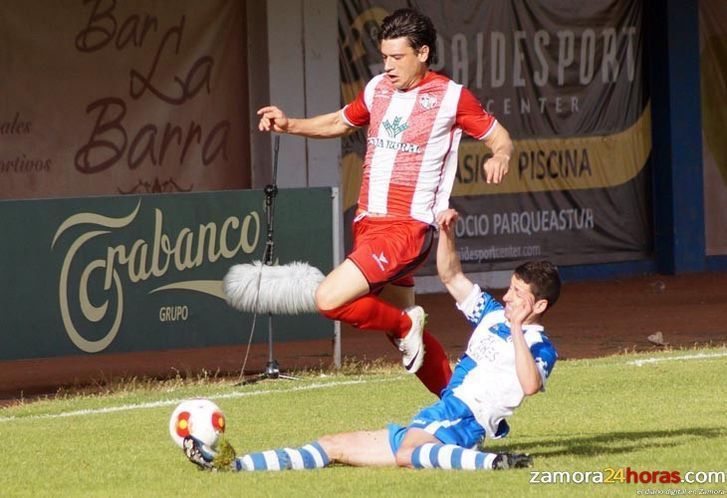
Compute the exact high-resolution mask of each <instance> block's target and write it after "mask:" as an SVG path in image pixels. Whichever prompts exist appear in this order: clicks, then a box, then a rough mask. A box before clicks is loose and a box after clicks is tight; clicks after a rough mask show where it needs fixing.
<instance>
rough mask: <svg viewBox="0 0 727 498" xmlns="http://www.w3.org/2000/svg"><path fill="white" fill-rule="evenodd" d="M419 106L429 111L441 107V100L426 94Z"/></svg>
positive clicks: (420, 99)
mask: <svg viewBox="0 0 727 498" xmlns="http://www.w3.org/2000/svg"><path fill="white" fill-rule="evenodd" d="M419 105H421V106H422V107H423V108H424V109H426V110H427V111H428V110H430V109H434V108H435V107H437V106H438V105H439V100H438V99H437V97H435V96H433V95H429V94H427V93H425V94H424V95H422V96H421V97H419Z"/></svg>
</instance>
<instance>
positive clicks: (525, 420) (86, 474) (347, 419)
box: [0, 349, 727, 497]
mask: <svg viewBox="0 0 727 498" xmlns="http://www.w3.org/2000/svg"><path fill="white" fill-rule="evenodd" d="M725 372H727V349H695V350H681V351H670V352H664V353H654V354H642V355H617V356H612V357H607V358H602V359H597V360H574V361H561V362H559V363H558V365H557V366H556V368H555V370H554V372H553V375H552V377H551V379H550V381H549V383H548V385H547V392H546V393H544V394H539V395H537V396H535V397H532V398H529V399H526V401H525V402H524V403H523V406H521V407H520V409H519V410H518V411H517V412H516V413H515V415H514V416H513V417H511V419H510V422H511V427H512V432H511V434H510V436H509V437H507V438H505V439H503V440H499V441H492V442H491V444H490V448H491V449H492V450H493V451H516V452H529V453H531V454H532V455H534V458H535V466H534V468H533V469H523V470H513V471H506V472H456V471H413V470H405V469H364V468H348V467H342V466H336V467H332V468H328V469H322V470H315V471H308V472H281V473H272V472H271V473H262V472H261V473H240V474H235V473H218V474H211V473H205V472H200V471H197V470H196V468H195V467H193V466H192V465H191V464H189V463H188V462H187V461H186V459H185V457H184V455H183V454H182V452H181V450H179V449H178V448H177V447H176V446H175V445H174V444H173V443H172V441H171V439H170V437H169V434H168V428H167V427H168V420H169V416H170V414H171V412H172V410H173V409H174V406H175V405H176V403H177V402H178V401H179V400H182V399H184V398H188V397H194V396H202V397H208V398H211V399H213V400H215V402H216V403H217V404H218V405H219V406H220V407H221V408H222V409H223V411H224V412H225V415H226V418H227V425H228V427H227V438H228V440H229V441H230V442H231V443H232V444H233V445H234V446H235V447H236V449H237V451H238V453H242V452H246V451H253V450H263V449H271V448H276V447H282V446H298V445H302V444H304V443H307V442H310V441H312V440H314V439H315V438H316V437H317V436H320V435H322V434H326V433H332V432H340V431H351V430H358V429H378V428H383V427H384V426H385V424H386V423H388V422H398V423H405V422H407V421H408V419H409V418H410V417H411V415H413V414H414V413H415V411H416V410H417V409H418V408H420V407H422V406H424V405H426V404H428V403H429V402H431V401H432V397H431V395H429V394H428V393H427V392H426V390H425V389H424V388H423V387H422V386H421V385H420V384H419V383H418V381H417V380H416V378H414V377H411V376H406V375H402V374H401V371H400V370H398V369H393V368H392V369H389V370H386V369H378V370H377V369H368V370H367V371H365V372H363V373H361V372H358V373H351V372H349V373H346V374H343V373H341V374H330V373H328V374H326V375H322V374H310V375H306V376H304V377H303V379H302V380H300V381H285V380H279V381H266V382H263V383H260V384H256V385H250V386H244V387H234V386H233V385H232V383H231V382H222V381H203V382H202V381H194V382H181V381H178V382H162V383H153V382H148V383H127V384H125V385H121V386H117V388H115V389H114V390H112V391H111V392H106V393H104V394H94V395H85V396H66V397H64V398H63V399H52V400H51V399H49V400H44V401H36V402H32V403H31V402H29V403H24V404H19V405H17V406H13V407H9V408H4V409H1V410H0V443H2V447H1V449H0V495H1V496H99V497H101V496H103V497H106V496H182V495H185V496H366V497H372V496H386V497H390V496H458V495H463V496H464V495H467V496H529V495H532V496H538V497H543V496H583V495H586V494H588V495H589V496H636V495H637V494H638V493H639V492H641V493H642V494H644V495H648V494H649V493H650V491H654V493H659V494H676V493H677V492H679V491H677V490H686V491H685V492H692V493H697V492H699V491H700V490H702V491H704V492H709V493H720V492H721V493H723V494H727V482H725V481H723V482H721V483H720V482H716V483H715V482H712V483H699V484H686V483H679V484H673V483H671V484H659V483H657V484H653V483H645V484H637V483H626V482H620V481H618V480H616V481H615V482H613V483H593V482H591V483H575V482H571V483H569V484H568V483H563V482H559V483H547V482H541V483H534V482H531V480H533V479H536V477H534V476H535V474H534V473H533V472H531V471H534V472H538V473H539V475H538V476H537V479H538V480H541V481H542V480H543V478H545V479H546V480H547V479H548V476H550V479H554V478H557V479H560V480H561V481H562V480H563V479H565V478H566V477H565V474H569V475H570V479H571V480H580V479H583V478H584V476H585V473H586V472H594V471H599V472H604V475H610V476H611V477H615V478H616V479H618V477H619V474H617V473H616V472H617V471H618V469H626V468H630V469H631V470H632V471H635V472H644V471H670V472H671V471H679V472H680V475H681V476H682V477H683V476H684V475H685V473H686V472H688V471H696V472H713V477H712V479H719V475H721V476H722V478H724V476H725V473H727V375H725ZM608 469H613V470H608ZM558 472H560V473H561V474H560V477H558V474H556V473H558ZM720 473H721V474H720ZM698 477H702V478H704V474H700V475H699V476H698ZM652 495H653V494H652Z"/></svg>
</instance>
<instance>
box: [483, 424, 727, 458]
mask: <svg viewBox="0 0 727 498" xmlns="http://www.w3.org/2000/svg"><path fill="white" fill-rule="evenodd" d="M726 436H727V429H725V428H724V427H694V428H688V429H677V430H663V431H637V432H607V433H602V434H593V435H578V436H568V435H564V436H563V437H557V438H553V439H545V440H541V441H528V442H524V443H523V444H519V445H517V447H515V446H514V445H513V446H512V447H510V446H509V445H508V446H507V447H506V448H503V447H498V449H497V451H498V452H503V451H512V452H527V453H530V454H531V455H533V456H537V457H546V458H548V457H557V456H566V455H571V456H573V455H578V456H594V455H615V454H620V453H629V452H631V451H633V450H643V449H647V448H670V447H675V446H680V445H682V444H685V443H687V442H689V441H691V440H693V438H700V439H707V438H718V437H726ZM543 447H545V448H549V449H546V450H542V449H541V448H543ZM528 448H531V449H530V450H528Z"/></svg>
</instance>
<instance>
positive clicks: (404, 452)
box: [394, 448, 414, 468]
mask: <svg viewBox="0 0 727 498" xmlns="http://www.w3.org/2000/svg"><path fill="white" fill-rule="evenodd" d="M413 452H414V450H413V449H412V448H399V451H397V452H396V455H394V457H395V458H396V465H397V466H398V467H409V468H412V464H411V455H412V453H413Z"/></svg>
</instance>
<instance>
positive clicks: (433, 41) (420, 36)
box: [379, 9, 437, 65]
mask: <svg viewBox="0 0 727 498" xmlns="http://www.w3.org/2000/svg"><path fill="white" fill-rule="evenodd" d="M402 37H406V38H407V39H408V40H409V45H411V48H413V49H414V50H415V51H419V49H420V48H422V47H423V46H424V45H426V46H427V47H429V57H427V65H429V64H431V62H432V61H433V60H434V57H435V56H436V55H437V30H436V29H434V24H432V20H431V19H429V18H428V17H427V16H425V15H424V14H422V13H420V12H417V11H416V10H414V9H399V10H397V11H394V13H393V14H391V15H389V16H386V17H385V18H384V21H383V22H382V23H381V30H380V31H379V43H381V42H382V40H392V39H394V38H402Z"/></svg>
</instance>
